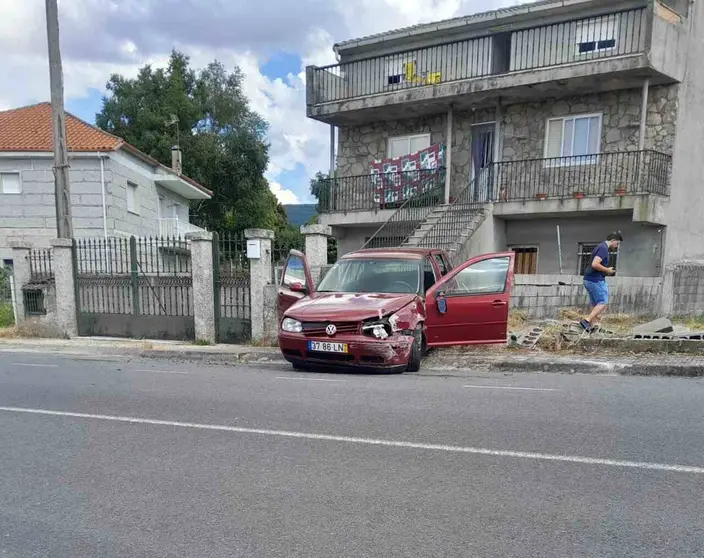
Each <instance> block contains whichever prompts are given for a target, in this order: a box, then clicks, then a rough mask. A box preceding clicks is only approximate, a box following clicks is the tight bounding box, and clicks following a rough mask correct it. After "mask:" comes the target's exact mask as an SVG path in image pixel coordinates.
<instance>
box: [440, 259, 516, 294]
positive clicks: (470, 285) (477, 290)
mask: <svg viewBox="0 0 704 558" xmlns="http://www.w3.org/2000/svg"><path fill="white" fill-rule="evenodd" d="M510 260H511V259H510V258H508V257H500V258H489V259H486V260H481V261H478V262H476V263H474V264H472V265H470V266H468V267H466V268H464V269H463V270H462V271H460V272H459V273H458V274H457V275H456V276H455V277H453V278H452V279H450V280H449V281H448V282H447V287H446V289H445V294H446V295H447V296H462V295H480V294H494V293H502V292H504V290H505V289H506V277H507V275H508V269H509V264H510Z"/></svg>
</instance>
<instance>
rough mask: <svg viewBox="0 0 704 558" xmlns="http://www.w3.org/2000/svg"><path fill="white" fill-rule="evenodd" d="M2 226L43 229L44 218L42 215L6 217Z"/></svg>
mask: <svg viewBox="0 0 704 558" xmlns="http://www.w3.org/2000/svg"><path fill="white" fill-rule="evenodd" d="M2 226H3V228H8V229H41V228H44V219H42V218H41V217H4V218H3V219H2Z"/></svg>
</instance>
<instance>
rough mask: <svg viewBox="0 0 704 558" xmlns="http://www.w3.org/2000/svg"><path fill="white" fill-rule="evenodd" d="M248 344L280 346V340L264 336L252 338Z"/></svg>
mask: <svg viewBox="0 0 704 558" xmlns="http://www.w3.org/2000/svg"><path fill="white" fill-rule="evenodd" d="M247 345H249V346H250V347H278V346H279V342H278V340H277V339H274V338H269V337H263V338H262V339H251V340H250V341H249V342H248V343H247Z"/></svg>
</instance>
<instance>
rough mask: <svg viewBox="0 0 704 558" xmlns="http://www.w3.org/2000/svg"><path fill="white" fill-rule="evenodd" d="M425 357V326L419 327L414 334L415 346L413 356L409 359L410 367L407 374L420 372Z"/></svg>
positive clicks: (412, 346) (412, 348)
mask: <svg viewBox="0 0 704 558" xmlns="http://www.w3.org/2000/svg"><path fill="white" fill-rule="evenodd" d="M422 356H423V326H420V325H419V326H418V327H417V328H416V330H415V331H414V332H413V345H411V354H410V356H409V357H408V367H407V368H406V372H418V371H419V370H420V359H421V357H422Z"/></svg>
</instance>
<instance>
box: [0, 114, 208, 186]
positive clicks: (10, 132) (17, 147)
mask: <svg viewBox="0 0 704 558" xmlns="http://www.w3.org/2000/svg"><path fill="white" fill-rule="evenodd" d="M66 144H67V147H68V150H69V151H70V152H97V151H106V152H107V151H116V150H118V149H124V150H125V151H128V152H129V153H131V154H132V155H134V156H135V157H138V158H139V159H141V160H143V161H144V162H146V163H148V164H150V165H153V166H154V167H158V168H160V169H162V170H164V171H166V172H169V173H171V174H174V175H175V174H176V173H174V172H173V171H172V170H171V169H170V168H169V167H167V166H165V165H162V164H161V163H159V162H158V161H156V160H155V159H153V158H151V157H150V156H149V155H147V154H146V153H143V152H141V151H140V150H139V149H137V148H136V147H134V146H133V145H130V144H129V143H127V142H126V141H124V140H123V139H121V138H119V137H117V136H113V135H112V134H109V133H108V132H104V131H103V130H101V129H99V128H96V127H95V126H91V125H90V124H88V123H87V122H84V121H83V120H81V119H80V118H76V117H75V116H73V115H72V114H69V113H68V112H67V113H66ZM53 150H54V140H53V138H52V122H51V103H39V104H37V105H31V106H28V107H21V108H17V109H12V110H6V111H0V152H1V151H24V152H49V151H53ZM179 178H181V179H182V180H184V181H185V182H188V183H189V184H191V185H192V186H195V187H196V188H198V189H199V190H201V191H203V192H205V193H206V194H208V195H212V192H211V191H210V190H208V189H207V188H205V187H204V186H201V185H200V184H198V183H197V182H196V181H195V180H193V179H192V178H188V177H187V176H184V175H179Z"/></svg>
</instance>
